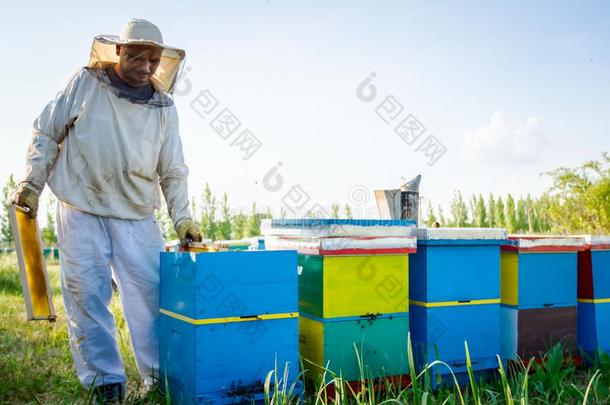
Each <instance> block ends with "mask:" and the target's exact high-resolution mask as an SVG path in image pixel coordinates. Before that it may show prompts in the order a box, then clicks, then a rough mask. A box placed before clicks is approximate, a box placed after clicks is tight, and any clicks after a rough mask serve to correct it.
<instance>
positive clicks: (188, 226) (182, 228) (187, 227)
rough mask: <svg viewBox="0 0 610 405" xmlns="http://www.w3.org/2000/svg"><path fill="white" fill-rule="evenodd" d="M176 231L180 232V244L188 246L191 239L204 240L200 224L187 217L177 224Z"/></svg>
mask: <svg viewBox="0 0 610 405" xmlns="http://www.w3.org/2000/svg"><path fill="white" fill-rule="evenodd" d="M176 233H177V234H178V238H180V245H182V246H187V245H188V243H189V242H190V241H192V242H201V241H202V240H203V235H202V234H201V230H200V229H199V225H197V223H196V222H195V221H193V220H192V219H185V220H183V221H180V222H178V225H176Z"/></svg>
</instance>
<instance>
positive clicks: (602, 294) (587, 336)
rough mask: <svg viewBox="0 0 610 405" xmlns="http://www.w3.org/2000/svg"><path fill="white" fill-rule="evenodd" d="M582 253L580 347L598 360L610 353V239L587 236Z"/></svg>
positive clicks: (589, 356) (579, 281) (580, 257)
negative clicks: (602, 353)
mask: <svg viewBox="0 0 610 405" xmlns="http://www.w3.org/2000/svg"><path fill="white" fill-rule="evenodd" d="M585 242H586V247H585V250H583V251H581V252H578V346H579V348H580V349H581V350H582V351H583V352H584V354H585V355H586V357H587V359H586V360H587V361H589V362H591V361H593V360H595V358H596V357H597V355H598V354H599V353H600V352H605V353H609V354H610V236H586V237H585Z"/></svg>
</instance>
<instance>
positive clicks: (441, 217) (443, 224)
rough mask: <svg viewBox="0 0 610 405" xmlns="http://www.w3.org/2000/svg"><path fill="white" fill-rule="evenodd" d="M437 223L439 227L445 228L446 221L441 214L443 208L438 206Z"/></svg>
mask: <svg viewBox="0 0 610 405" xmlns="http://www.w3.org/2000/svg"><path fill="white" fill-rule="evenodd" d="M438 223H439V224H440V225H441V226H447V220H446V219H445V214H444V213H443V207H441V206H440V205H439V206H438Z"/></svg>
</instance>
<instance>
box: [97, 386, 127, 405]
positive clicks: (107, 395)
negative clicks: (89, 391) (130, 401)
mask: <svg viewBox="0 0 610 405" xmlns="http://www.w3.org/2000/svg"><path fill="white" fill-rule="evenodd" d="M93 392H94V393H95V403H96V404H103V405H114V404H122V403H123V400H124V399H125V387H124V386H123V384H121V383H114V384H106V385H100V386H98V387H95V388H94V389H93Z"/></svg>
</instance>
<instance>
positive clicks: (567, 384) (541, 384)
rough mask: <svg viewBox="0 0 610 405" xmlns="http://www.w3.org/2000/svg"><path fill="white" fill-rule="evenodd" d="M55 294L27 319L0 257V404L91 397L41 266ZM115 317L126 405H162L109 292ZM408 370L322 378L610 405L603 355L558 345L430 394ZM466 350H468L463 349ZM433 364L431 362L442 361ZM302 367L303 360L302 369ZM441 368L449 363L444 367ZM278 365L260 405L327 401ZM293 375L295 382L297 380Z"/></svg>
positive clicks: (355, 400)
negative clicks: (37, 316)
mask: <svg viewBox="0 0 610 405" xmlns="http://www.w3.org/2000/svg"><path fill="white" fill-rule="evenodd" d="M48 272H49V277H50V282H51V286H52V288H53V294H54V305H55V310H56V313H57V322H55V323H52V324H49V323H47V322H27V321H26V320H25V306H24V302H23V297H22V295H21V284H20V282H19V275H18V271H17V266H16V261H15V257H14V256H0V356H1V357H0V404H4V403H7V404H9V403H10V404H24V403H31V404H38V403H40V404H75V403H82V404H86V403H91V395H90V393H88V392H86V391H85V390H84V389H83V388H82V387H81V385H80V384H79V382H78V380H77V379H76V374H75V371H74V366H73V364H72V358H71V356H70V350H69V346H68V336H67V329H66V325H65V313H64V307H63V302H62V299H61V291H60V288H59V266H58V264H57V262H52V261H50V262H48ZM111 308H112V311H113V313H114V315H115V318H116V320H117V331H118V341H119V345H120V350H121V353H122V356H123V359H124V360H125V367H126V372H127V376H128V378H129V386H128V389H129V394H128V398H127V401H126V403H128V404H166V403H168V401H167V400H166V398H165V397H164V396H163V394H161V393H160V392H159V390H154V391H152V392H150V393H145V392H144V390H143V388H142V387H141V386H140V385H139V376H138V373H137V369H136V366H135V360H134V357H133V354H132V352H131V344H130V341H129V335H128V332H127V326H126V324H125V320H124V318H123V316H122V313H121V310H120V300H119V297H118V296H117V295H116V294H115V296H114V297H113V300H112V304H111ZM408 351H409V368H410V370H411V375H416V378H414V379H413V381H412V384H411V386H409V387H407V388H404V387H399V386H395V385H393V384H391V383H389V382H386V383H385V384H383V388H384V389H383V390H380V389H379V387H374V386H373V385H372V384H371V383H370V382H369V381H368V380H367V379H366V377H367V376H366V375H365V374H366V373H365V371H364V367H361V369H362V374H363V375H362V377H361V380H362V386H363V388H362V389H360V390H354V389H353V388H352V387H351V386H350V385H348V384H347V382H346V381H343V380H342V379H341V377H340V375H336V374H334V373H333V372H332V370H328V371H327V372H326V373H325V377H326V376H330V377H331V379H332V383H334V384H335V386H336V397H335V400H334V403H337V404H363V405H364V404H367V405H374V404H394V403H397V404H398V403H408V404H418V405H419V404H509V405H510V404H519V405H522V404H523V405H525V404H532V405H534V404H559V403H562V404H563V403H567V404H584V403H588V404H608V403H610V359H608V358H607V357H606V358H604V359H602V360H600V362H599V363H598V364H597V365H596V366H595V367H592V368H576V367H575V366H574V365H572V364H565V362H564V361H563V359H564V353H563V350H562V348H561V347H560V346H557V347H554V348H552V349H551V350H550V351H549V352H548V353H547V354H546V355H545V356H544V358H543V359H542V363H541V364H540V365H539V364H537V363H535V362H531V363H529V365H527V366H526V365H525V364H524V363H520V364H519V363H516V364H511V365H509V366H508V367H504V366H503V365H502V363H501V362H500V361H499V363H498V378H497V379H496V380H495V381H491V382H482V381H476V379H475V375H474V374H473V373H472V370H471V369H470V360H469V359H468V360H467V365H468V367H469V375H470V377H471V378H470V384H469V385H468V386H465V387H460V388H458V387H457V384H452V385H449V386H447V387H445V388H442V389H440V390H437V391H432V390H431V389H430V382H431V378H432V377H431V375H430V373H429V372H426V371H425V370H424V371H423V372H419V374H416V370H415V365H414V364H413V362H412V350H411V346H410V344H409V346H408ZM465 353H468V346H467V345H465ZM441 363H442V362H438V363H437V364H441ZM307 367H308V363H307V361H306V360H302V368H303V369H306V368H307ZM447 367H448V366H447ZM286 373H287V371H286V370H285V369H284V367H283V365H281V364H279V365H277V366H276V368H275V370H271V371H270V372H269V374H268V375H267V378H266V380H265V383H264V388H265V392H266V403H267V404H269V405H271V404H273V405H282V404H292V403H296V402H305V403H310V404H316V405H321V404H325V403H329V402H330V397H329V393H328V392H327V390H326V386H327V385H325V384H323V383H322V382H321V381H322V380H320V381H317V382H311V381H307V382H306V383H305V384H304V386H305V393H304V395H303V397H302V398H301V399H299V398H297V397H295V395H294V389H295V386H294V384H290V383H287V381H290V380H292V379H293V378H292V376H287V375H286ZM299 377H302V375H300V376H299Z"/></svg>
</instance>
